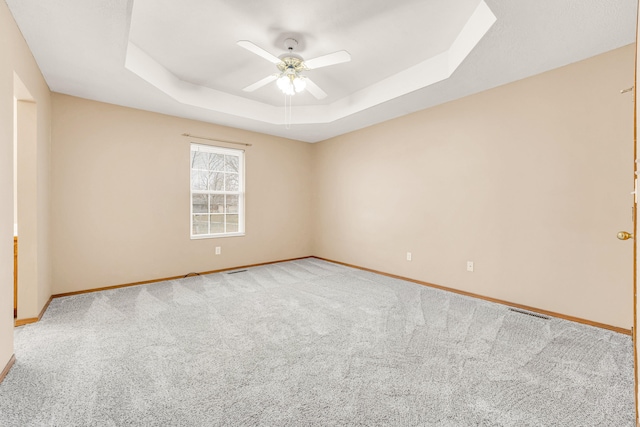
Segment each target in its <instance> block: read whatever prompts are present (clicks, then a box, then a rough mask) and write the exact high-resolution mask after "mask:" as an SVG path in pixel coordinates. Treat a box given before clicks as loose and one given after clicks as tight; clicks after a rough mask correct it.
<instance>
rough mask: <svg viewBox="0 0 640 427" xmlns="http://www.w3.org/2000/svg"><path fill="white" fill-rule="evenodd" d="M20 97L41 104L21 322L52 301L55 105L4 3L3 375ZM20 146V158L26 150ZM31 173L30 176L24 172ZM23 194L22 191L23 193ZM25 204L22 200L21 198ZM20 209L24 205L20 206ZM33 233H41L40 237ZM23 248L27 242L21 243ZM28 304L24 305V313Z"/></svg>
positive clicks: (0, 64)
mask: <svg viewBox="0 0 640 427" xmlns="http://www.w3.org/2000/svg"><path fill="white" fill-rule="evenodd" d="M14 96H16V97H17V99H27V98H28V99H30V100H32V101H33V102H35V104H34V105H35V111H32V113H34V115H35V116H36V123H34V126H35V128H32V129H31V130H30V132H31V133H32V135H33V137H34V138H35V139H34V140H33V146H32V147H29V149H30V150H32V151H31V152H32V153H33V157H32V158H31V160H30V162H29V169H28V175H22V176H20V171H18V172H19V176H18V184H20V181H21V180H22V179H28V180H31V182H32V184H33V187H32V189H33V191H34V192H35V197H32V198H31V199H30V202H29V203H27V204H25V205H24V206H23V209H24V210H23V211H22V212H20V207H19V210H18V215H19V218H20V217H21V216H22V215H24V214H26V213H29V214H31V218H32V221H31V222H25V224H22V225H23V227H22V230H23V231H24V232H25V234H26V235H27V236H25V241H24V248H28V250H30V251H32V253H33V258H32V261H33V264H31V265H27V264H24V265H27V267H29V268H30V269H31V271H32V272H33V273H34V274H33V277H34V280H33V281H32V282H30V283H25V284H24V287H23V286H22V285H23V284H22V283H21V288H20V297H21V299H22V301H21V302H19V304H20V306H19V308H18V317H20V318H28V317H35V316H37V315H38V313H39V311H40V310H41V309H42V307H43V306H44V304H45V303H46V301H47V299H48V298H49V296H50V295H51V290H50V287H51V284H50V265H51V264H50V260H49V157H50V144H49V142H50V139H49V137H50V124H51V100H50V93H49V88H48V87H47V85H46V83H45V81H44V79H43V77H42V75H41V73H40V70H39V69H38V66H37V64H36V62H35V60H34V59H33V56H32V55H31V52H30V50H29V48H28V47H27V44H26V43H25V41H24V39H23V38H22V34H21V33H20V31H19V30H18V28H17V26H16V24H15V22H14V20H13V17H12V16H11V13H10V12H9V10H8V8H7V5H6V3H5V2H4V1H0V370H2V369H3V368H4V366H5V365H6V363H7V362H8V361H9V359H10V358H11V355H12V354H13V243H12V240H13V222H14V198H13V133H14ZM23 148H24V147H21V146H20V144H19V145H18V154H19V155H20V151H21V149H23ZM23 172H25V173H27V170H25V171H23ZM19 191H20V190H19ZM18 200H19V201H20V194H18ZM19 203H20V202H19ZM33 228H37V230H36V231H34V229H33ZM21 247H23V242H22V240H21ZM22 304H24V309H23V306H22Z"/></svg>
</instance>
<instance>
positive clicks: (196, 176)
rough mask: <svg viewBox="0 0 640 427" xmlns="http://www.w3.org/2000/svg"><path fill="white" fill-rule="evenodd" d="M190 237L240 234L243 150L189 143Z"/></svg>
mask: <svg viewBox="0 0 640 427" xmlns="http://www.w3.org/2000/svg"><path fill="white" fill-rule="evenodd" d="M190 159H191V215H190V217H191V220H190V221H191V238H192V239H200V238H206V237H226V236H241V235H243V234H244V151H242V150H234V149H232V148H220V147H213V146H210V145H202V144H191V157H190Z"/></svg>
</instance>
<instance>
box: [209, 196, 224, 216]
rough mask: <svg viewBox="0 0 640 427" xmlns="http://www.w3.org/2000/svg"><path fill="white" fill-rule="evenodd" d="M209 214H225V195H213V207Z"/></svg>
mask: <svg viewBox="0 0 640 427" xmlns="http://www.w3.org/2000/svg"><path fill="white" fill-rule="evenodd" d="M209 212H211V213H223V212H224V195H222V194H212V195H211V206H210V210H209Z"/></svg>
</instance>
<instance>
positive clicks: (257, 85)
mask: <svg viewBox="0 0 640 427" xmlns="http://www.w3.org/2000/svg"><path fill="white" fill-rule="evenodd" d="M277 78H278V75H277V74H271V75H270V76H267V77H265V78H264V79H262V80H259V81H257V82H255V83H254V84H252V85H249V86H247V87H245V88H244V89H242V90H243V91H245V92H253V91H254V90H256V89H260V88H261V87H262V86H265V85H268V84H269V83H271V82H272V81H274V80H275V79H277Z"/></svg>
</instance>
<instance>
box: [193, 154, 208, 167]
mask: <svg viewBox="0 0 640 427" xmlns="http://www.w3.org/2000/svg"><path fill="white" fill-rule="evenodd" d="M208 163H209V153H203V152H202V151H192V152H191V169H203V170H204V169H208V166H207V164H208Z"/></svg>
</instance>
